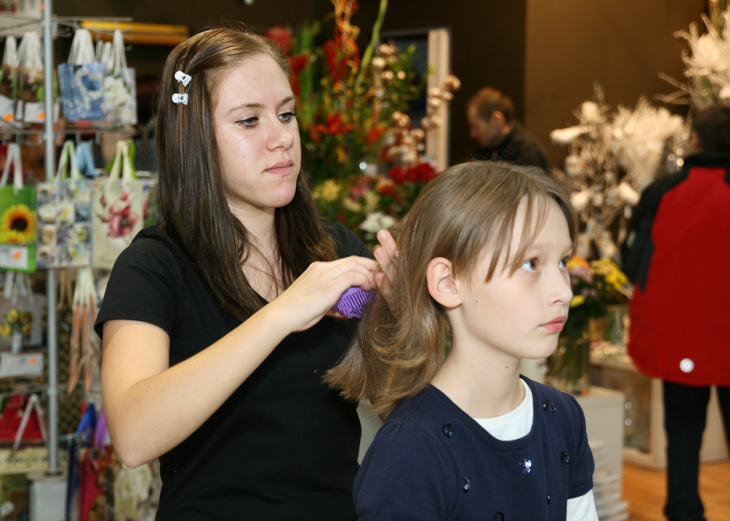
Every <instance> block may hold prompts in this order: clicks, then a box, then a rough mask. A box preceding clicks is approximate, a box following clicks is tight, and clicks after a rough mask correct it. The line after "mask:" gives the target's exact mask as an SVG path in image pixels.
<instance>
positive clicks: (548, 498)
mask: <svg viewBox="0 0 730 521" xmlns="http://www.w3.org/2000/svg"><path fill="white" fill-rule="evenodd" d="M547 504H548V505H549V504H550V495H549V494H548V497H547Z"/></svg>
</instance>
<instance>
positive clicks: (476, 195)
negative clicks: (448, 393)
mask: <svg viewBox="0 0 730 521" xmlns="http://www.w3.org/2000/svg"><path fill="white" fill-rule="evenodd" d="M523 198H524V199H525V201H526V212H525V226H524V228H523V232H522V237H520V242H519V244H520V246H519V248H518V250H517V251H515V252H513V251H510V245H511V243H512V230H513V229H514V225H515V219H516V218H517V215H518V207H519V206H520V202H521V201H522V200H523ZM549 201H555V202H557V203H558V205H559V206H560V208H561V210H562V211H563V213H564V214H565V218H566V220H567V221H568V227H569V229H570V236H571V239H572V240H573V241H575V235H576V220H575V215H574V213H573V209H572V207H571V205H570V199H569V196H568V194H567V192H566V190H565V189H564V188H563V187H562V186H561V185H560V184H559V183H558V182H557V181H555V180H554V179H552V178H551V177H549V176H548V175H547V174H546V173H545V172H544V171H542V170H540V169H538V168H533V167H518V166H513V165H508V164H507V163H492V162H472V163H465V164H461V165H457V166H454V167H451V168H449V169H448V170H446V171H445V172H443V173H442V174H441V175H439V176H438V177H437V178H436V179H434V180H433V181H431V182H430V183H429V184H428V185H426V188H425V189H424V190H423V192H422V193H421V195H420V196H419V197H418V199H417V200H416V202H415V203H414V205H413V207H412V208H411V210H410V212H409V213H408V215H407V216H406V218H405V219H404V220H403V222H402V223H401V226H400V227H399V233H398V235H399V238H398V254H397V256H396V257H395V258H394V259H392V260H391V262H394V263H395V272H396V275H395V277H394V279H395V280H393V281H391V282H392V293H391V294H392V298H391V303H390V305H388V304H386V302H385V300H384V298H383V296H382V295H380V294H378V295H376V296H375V298H374V299H373V301H372V302H371V304H370V305H369V306H368V308H367V309H366V311H365V314H364V316H363V318H362V320H361V322H360V325H359V327H358V332H357V335H356V337H355V340H354V342H353V344H352V345H351V346H350V348H349V350H348V351H347V353H346V354H345V356H344V358H343V359H342V361H341V362H340V363H339V364H338V365H337V366H336V367H335V368H334V369H332V370H331V371H330V372H329V374H328V376H327V378H326V381H327V382H328V383H329V384H330V385H332V386H334V387H337V388H339V389H340V390H341V392H342V394H343V396H345V397H346V398H348V399H351V400H359V399H362V398H366V399H368V400H370V402H371V403H372V405H373V412H375V413H376V414H379V415H381V417H384V416H387V415H388V414H390V412H391V411H392V410H393V407H395V405H396V404H397V403H398V402H399V401H400V400H402V399H403V398H407V397H408V396H412V395H414V394H417V393H418V392H420V391H422V390H423V389H424V388H425V387H426V386H427V385H428V383H429V382H430V381H431V380H432V379H433V377H434V376H435V374H436V372H437V371H438V369H439V367H440V366H441V364H442V363H443V361H444V358H445V351H444V336H445V331H446V313H445V310H444V309H443V307H442V306H441V305H439V304H438V303H437V302H436V301H435V300H433V298H431V295H430V294H429V292H428V286H427V282H426V269H427V266H428V263H429V262H430V261H431V260H432V259H434V258H436V257H444V258H447V259H449V260H450V261H451V262H452V264H453V274H454V276H456V277H460V276H462V275H463V276H468V275H469V274H470V273H472V270H473V269H474V267H475V265H476V263H477V262H478V261H479V258H480V254H481V253H482V251H483V250H484V248H485V247H486V246H487V245H489V247H490V249H492V250H493V255H492V260H491V262H490V265H489V269H488V273H487V281H489V280H491V278H492V276H493V275H494V272H495V270H496V269H497V268H498V265H500V264H499V263H500V262H502V264H501V265H500V266H501V267H502V268H501V269H508V270H509V274H510V275H512V274H513V273H514V271H515V270H516V269H517V268H519V266H520V265H521V264H522V262H523V261H524V259H523V258H522V257H523V255H524V254H525V251H526V250H527V248H528V247H529V245H530V243H531V242H533V240H534V237H535V236H536V235H537V233H539V231H540V228H541V227H542V225H543V223H544V221H545V218H546V216H547V212H548V203H549ZM533 209H535V210H536V211H534V210H533ZM533 216H536V222H533Z"/></svg>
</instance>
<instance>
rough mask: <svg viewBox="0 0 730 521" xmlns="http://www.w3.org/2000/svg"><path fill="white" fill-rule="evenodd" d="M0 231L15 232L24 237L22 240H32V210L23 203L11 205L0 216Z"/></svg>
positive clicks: (33, 225)
mask: <svg viewBox="0 0 730 521" xmlns="http://www.w3.org/2000/svg"><path fill="white" fill-rule="evenodd" d="M0 231H2V232H11V231H13V232H17V233H20V234H22V236H23V237H24V240H23V241H22V242H33V241H34V240H35V231H36V223H35V214H34V212H31V211H30V208H28V207H27V206H26V205H24V204H16V205H14V206H11V207H10V208H8V209H7V210H5V213H4V214H3V216H2V218H0Z"/></svg>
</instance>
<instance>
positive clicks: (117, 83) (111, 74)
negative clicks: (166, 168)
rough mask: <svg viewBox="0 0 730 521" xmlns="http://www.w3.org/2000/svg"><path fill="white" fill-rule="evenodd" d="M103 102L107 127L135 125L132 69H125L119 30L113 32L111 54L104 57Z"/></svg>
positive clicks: (121, 38) (134, 95)
mask: <svg viewBox="0 0 730 521" xmlns="http://www.w3.org/2000/svg"><path fill="white" fill-rule="evenodd" d="M105 59H107V60H108V61H106V62H105V66H106V71H107V72H106V77H105V78H104V102H103V103H102V105H101V108H102V111H103V112H104V119H105V120H106V124H107V125H109V126H112V127H114V126H119V125H126V124H131V125H136V124H137V88H136V84H135V81H134V69H133V68H130V67H127V58H126V56H125V55H124V37H123V36H122V31H120V30H119V29H117V30H115V31H114V38H113V43H112V46H111V52H110V53H109V54H108V55H107V56H105Z"/></svg>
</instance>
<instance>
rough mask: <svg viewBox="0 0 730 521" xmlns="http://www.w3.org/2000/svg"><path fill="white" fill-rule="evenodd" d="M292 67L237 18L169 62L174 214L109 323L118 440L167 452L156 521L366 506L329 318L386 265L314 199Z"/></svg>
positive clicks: (167, 114) (165, 97)
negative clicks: (335, 375)
mask: <svg viewBox="0 0 730 521" xmlns="http://www.w3.org/2000/svg"><path fill="white" fill-rule="evenodd" d="M288 73H289V65H288V62H287V59H286V57H285V56H284V55H283V53H282V52H281V50H280V49H279V47H278V46H277V45H276V44H275V43H273V42H272V41H270V40H268V39H266V38H262V37H259V36H257V35H254V34H249V33H245V32H239V31H235V30H231V29H225V28H220V29H213V30H210V31H206V32H203V33H200V34H198V35H196V36H194V37H192V38H190V39H189V40H187V41H186V42H184V43H182V44H180V45H179V46H178V47H176V48H175V49H174V50H173V51H172V53H171V54H170V56H169V57H168V59H167V62H166V64H165V68H164V70H163V75H162V83H161V92H160V98H159V108H158V119H157V125H156V132H155V134H156V139H157V146H158V154H157V157H158V165H159V176H160V180H159V192H160V212H161V216H162V222H163V226H162V227H161V228H157V227H154V228H148V229H145V230H143V231H142V232H141V233H140V234H139V235H138V236H137V238H136V239H135V241H134V242H133V243H132V244H131V245H130V246H129V248H127V249H126V250H125V251H124V252H123V253H122V255H121V256H120V257H119V259H118V260H117V263H116V264H115V266H114V269H113V271H112V273H111V276H110V280H109V284H108V287H107V290H106V294H105V298H104V302H103V305H102V308H101V311H100V313H99V317H98V320H97V325H96V327H97V331H98V333H99V334H100V335H103V350H104V358H103V366H102V367H103V369H102V377H101V380H102V397H103V402H104V407H105V411H106V417H107V421H108V426H109V432H110V434H111V437H112V441H113V442H114V446H115V449H116V450H117V452H118V453H119V455H120V456H121V458H122V460H123V461H124V462H125V463H126V464H127V465H130V466H135V465H139V464H141V463H143V462H146V461H149V460H151V459H154V458H157V457H159V458H160V463H161V474H162V493H161V497H160V504H159V509H158V513H157V519H158V520H168V519H170V520H176V521H177V520H203V519H205V520H210V519H215V520H238V519H242V518H247V519H266V520H277V519H281V520H285V519H286V520H290V519H311V520H322V519H327V520H351V519H354V518H355V511H354V505H353V502H352V485H353V482H354V479H355V474H356V472H357V460H356V458H357V452H358V446H359V435H360V425H359V423H358V418H357V413H356V410H355V406H354V405H353V404H347V403H345V402H343V401H342V400H341V399H340V398H339V397H338V396H337V393H336V392H334V391H331V390H330V389H329V388H328V387H327V385H326V384H323V382H322V375H323V374H324V373H325V371H326V370H327V369H329V368H331V367H332V366H333V365H334V364H335V362H336V361H337V360H338V358H340V356H341V355H342V353H343V352H344V350H345V348H346V346H347V344H348V342H349V340H350V337H351V334H350V327H349V326H351V325H352V324H350V323H348V322H346V321H343V320H339V319H335V318H332V317H331V316H326V315H332V312H331V311H330V310H331V309H332V307H333V305H334V304H335V303H336V302H337V300H338V298H339V296H340V295H341V294H342V293H343V292H344V291H345V290H346V289H348V288H349V287H350V286H353V285H354V286H361V287H363V288H365V289H370V288H372V287H373V286H374V284H373V279H374V275H375V272H376V270H377V263H376V262H375V261H374V260H372V259H370V258H365V257H369V254H368V252H367V250H366V248H365V246H364V245H363V244H362V243H361V242H360V241H359V240H358V239H357V238H356V237H355V236H354V235H353V234H352V233H349V232H348V231H346V230H345V228H344V227H343V226H341V225H335V224H333V223H321V222H320V220H319V218H318V216H317V214H316V211H315V207H314V203H313V200H312V197H311V195H310V193H309V190H308V187H307V182H308V178H307V176H306V175H305V173H304V172H302V171H301V170H300V167H301V148H300V143H299V130H298V128H297V120H296V117H295V106H294V103H295V100H294V95H293V94H292V90H291V87H290V85H289V79H288ZM386 244H388V246H387V248H390V250H387V251H392V248H393V247H394V243H392V238H391V239H390V243H388V242H387V241H386ZM387 251H386V250H384V251H382V252H381V258H382V259H383V261H384V262H387V257H388V254H387ZM383 254H384V255H383ZM379 276H382V274H380V275H379Z"/></svg>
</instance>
